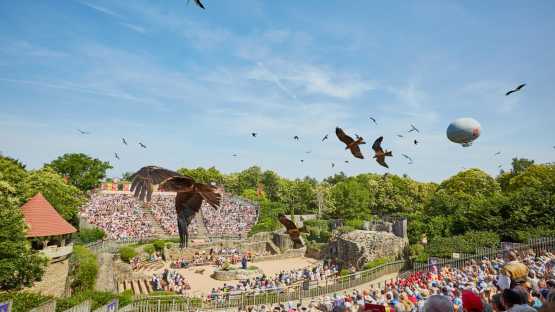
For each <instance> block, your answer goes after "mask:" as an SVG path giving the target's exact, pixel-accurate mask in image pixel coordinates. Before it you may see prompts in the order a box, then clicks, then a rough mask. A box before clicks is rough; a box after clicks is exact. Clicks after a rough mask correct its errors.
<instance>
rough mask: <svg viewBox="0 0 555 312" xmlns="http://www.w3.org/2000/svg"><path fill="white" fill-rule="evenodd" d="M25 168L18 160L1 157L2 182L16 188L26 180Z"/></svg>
mask: <svg viewBox="0 0 555 312" xmlns="http://www.w3.org/2000/svg"><path fill="white" fill-rule="evenodd" d="M26 175H27V171H25V166H24V165H23V164H22V163H21V162H19V161H18V160H16V159H13V158H9V157H3V156H0V180H3V181H6V182H8V183H9V184H10V185H12V186H14V187H16V186H17V184H18V183H19V182H20V181H21V180H23V179H24V178H25V176H26Z"/></svg>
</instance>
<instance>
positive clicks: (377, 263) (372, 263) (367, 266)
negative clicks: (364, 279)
mask: <svg viewBox="0 0 555 312" xmlns="http://www.w3.org/2000/svg"><path fill="white" fill-rule="evenodd" d="M391 260H392V259H391V258H389V257H384V258H378V259H374V260H372V261H368V262H366V264H365V265H364V266H363V267H362V269H363V270H370V269H373V268H375V267H378V266H380V265H383V264H386V263H388V262H390V261H391Z"/></svg>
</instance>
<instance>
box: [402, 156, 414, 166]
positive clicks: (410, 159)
mask: <svg viewBox="0 0 555 312" xmlns="http://www.w3.org/2000/svg"><path fill="white" fill-rule="evenodd" d="M401 155H403V157H405V158H406V159H408V160H409V164H412V158H410V156H409V155H407V154H401Z"/></svg>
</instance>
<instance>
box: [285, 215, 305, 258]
mask: <svg viewBox="0 0 555 312" xmlns="http://www.w3.org/2000/svg"><path fill="white" fill-rule="evenodd" d="M278 220H279V222H280V223H281V224H283V225H284V226H285V230H286V233H287V234H288V235H289V238H291V240H292V241H293V248H294V249H297V248H301V247H303V246H304V245H303V242H302V241H301V238H300V236H301V232H304V233H307V231H306V228H305V227H304V226H303V227H302V228H301V229H299V228H298V227H297V225H295V223H294V222H293V221H291V220H289V218H287V217H286V216H285V215H284V214H283V213H280V214H279V215H278Z"/></svg>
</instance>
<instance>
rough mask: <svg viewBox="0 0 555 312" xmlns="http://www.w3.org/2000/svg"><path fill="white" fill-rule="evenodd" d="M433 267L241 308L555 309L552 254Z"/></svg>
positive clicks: (435, 311)
mask: <svg viewBox="0 0 555 312" xmlns="http://www.w3.org/2000/svg"><path fill="white" fill-rule="evenodd" d="M506 258H507V259H506V260H505V261H504V260H503V259H501V258H496V259H487V258H483V259H482V260H480V261H469V262H467V263H466V264H465V265H464V266H462V267H461V268H458V269H457V268H454V267H450V266H444V267H441V268H437V267H432V270H431V271H430V272H416V273H412V274H410V275H409V276H408V277H406V278H402V279H397V280H391V281H389V282H386V283H385V286H384V288H382V289H375V288H369V289H368V288H367V289H355V290H352V291H348V292H347V291H345V292H341V293H335V294H332V295H329V296H322V297H319V298H315V299H312V300H309V301H308V302H307V301H304V302H303V304H294V303H292V302H290V303H285V304H278V305H273V306H265V305H261V306H255V307H243V308H240V309H239V311H256V312H266V311H326V312H328V311H333V312H335V311H388V312H489V311H495V312H500V311H507V312H536V311H541V312H544V311H549V312H552V311H555V273H554V270H553V267H554V266H555V257H554V256H553V254H552V253H550V252H542V253H541V254H537V255H536V254H534V253H533V252H532V251H529V252H528V253H527V254H526V255H523V256H520V257H519V256H517V254H516V253H514V252H511V253H509V254H508V256H507V257H506Z"/></svg>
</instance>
